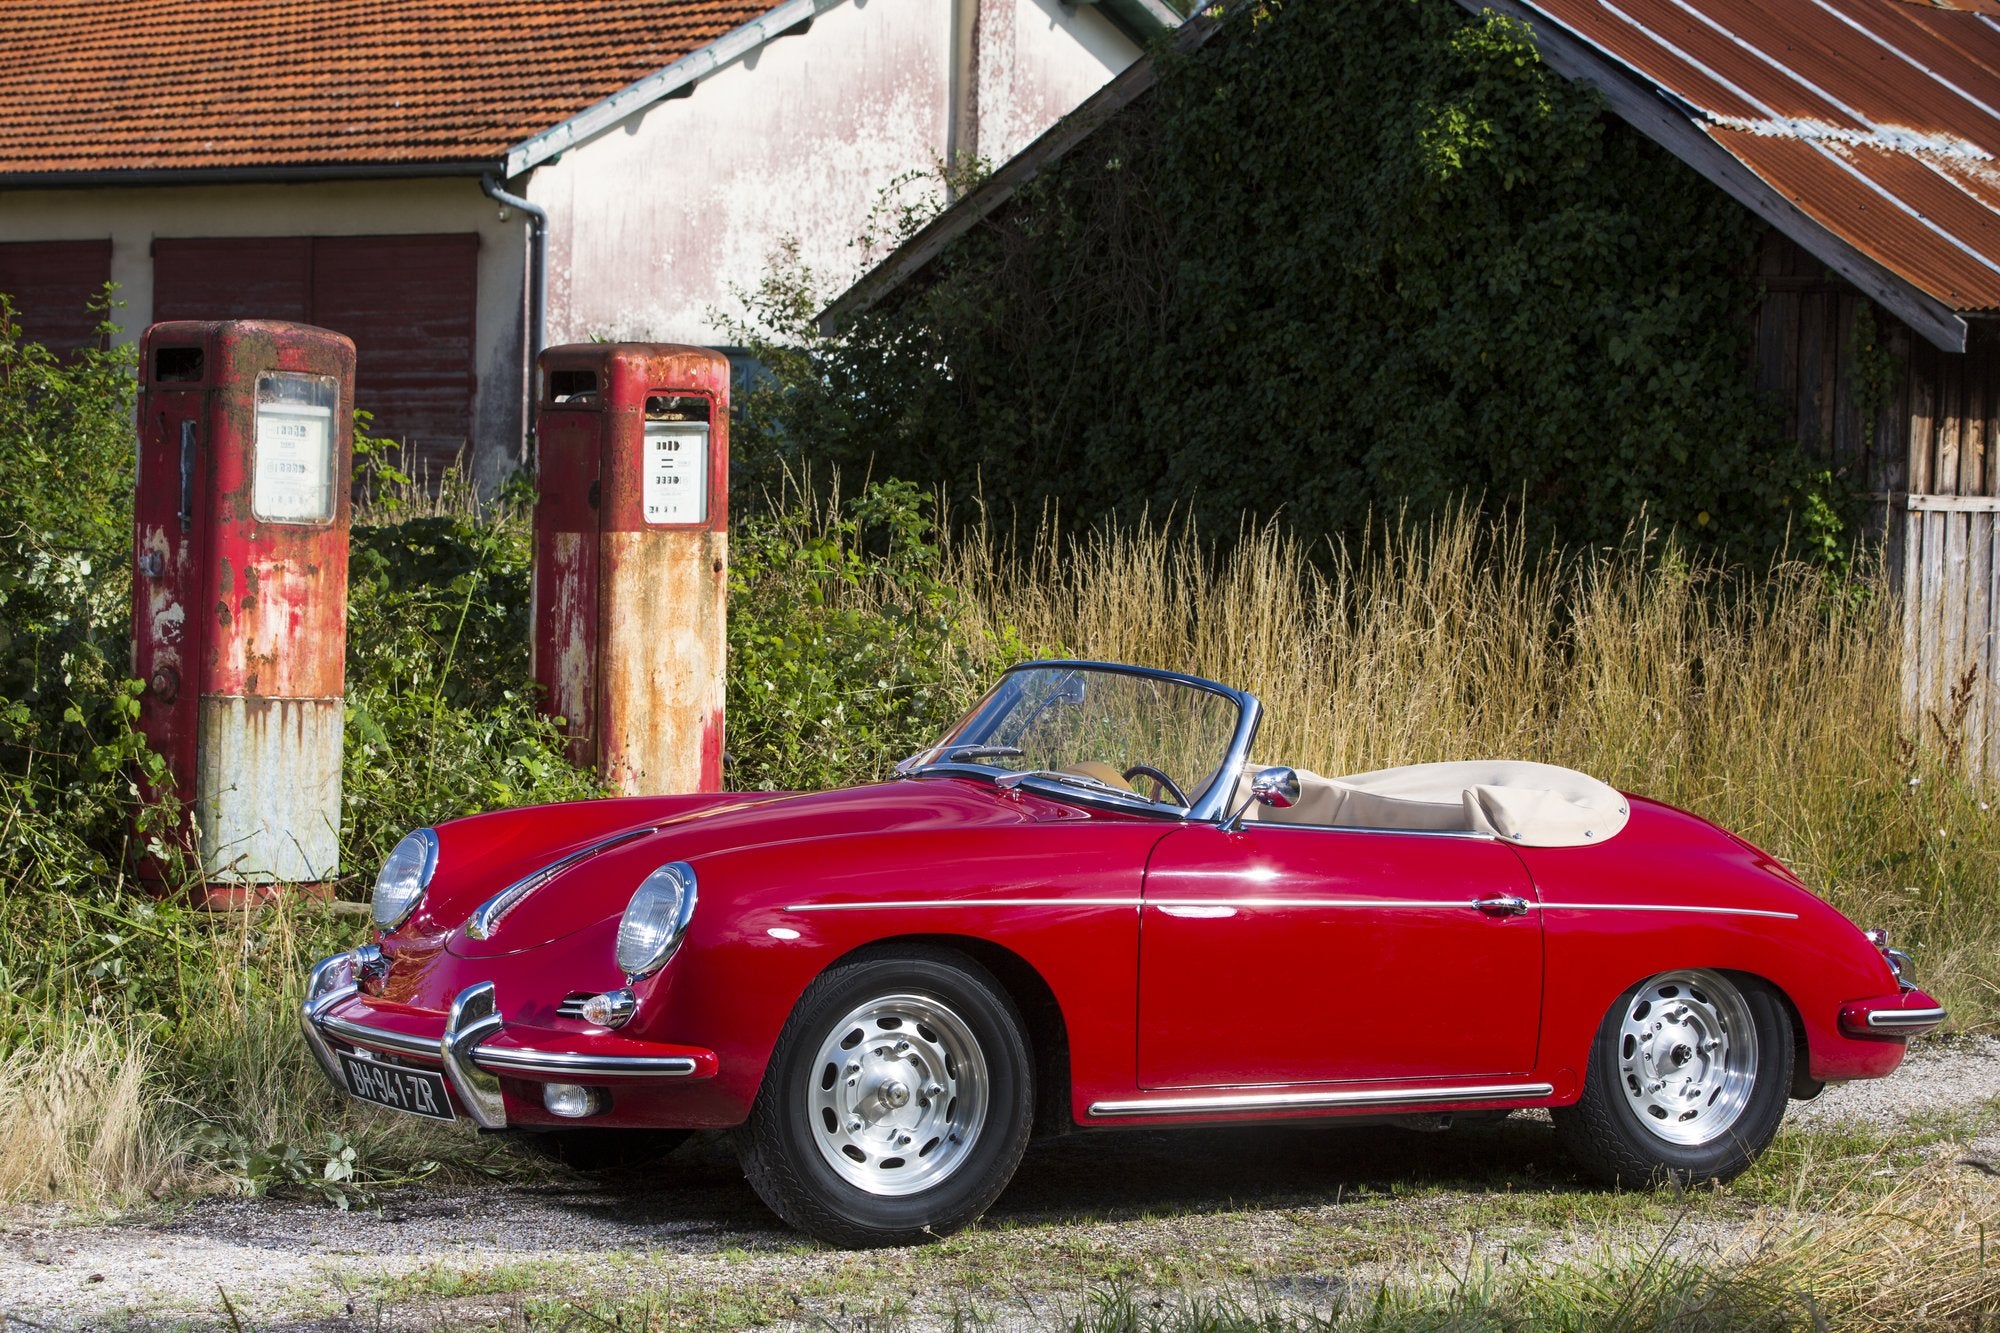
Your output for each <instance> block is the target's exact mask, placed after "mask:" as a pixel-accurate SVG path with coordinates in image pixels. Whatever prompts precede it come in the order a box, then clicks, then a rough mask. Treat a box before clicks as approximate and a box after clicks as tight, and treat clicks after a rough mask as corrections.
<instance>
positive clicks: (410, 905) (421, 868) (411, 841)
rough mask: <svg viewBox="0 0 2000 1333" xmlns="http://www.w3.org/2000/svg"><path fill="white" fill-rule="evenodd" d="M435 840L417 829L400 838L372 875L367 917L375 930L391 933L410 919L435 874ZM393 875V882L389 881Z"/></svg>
mask: <svg viewBox="0 0 2000 1333" xmlns="http://www.w3.org/2000/svg"><path fill="white" fill-rule="evenodd" d="M437 866H438V836H437V831H436V830H435V829H429V828H420V829H415V830H413V831H411V832H410V833H407V834H405V835H403V838H402V840H401V841H400V842H398V843H397V844H396V845H395V847H394V848H393V849H392V850H391V851H390V852H389V855H388V856H387V858H385V859H384V860H383V862H382V869H381V870H380V871H378V872H377V873H376V875H375V892H374V894H373V896H372V898H371V899H370V910H369V915H370V916H371V917H372V918H373V920H374V922H375V926H376V928H377V929H379V930H394V929H396V928H397V927H398V926H400V925H402V924H403V923H404V922H405V921H408V920H409V919H410V914H411V913H413V912H415V911H416V910H417V904H418V903H420V902H422V901H423V900H424V893H425V892H426V891H427V890H428V889H429V888H430V886H431V878H432V876H434V875H436V874H437ZM392 874H393V878H392Z"/></svg>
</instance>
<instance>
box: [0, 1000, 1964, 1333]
mask: <svg viewBox="0 0 2000 1333" xmlns="http://www.w3.org/2000/svg"><path fill="white" fill-rule="evenodd" d="M1995 1098H2000V1040H1991V1039H1986V1040H1977V1041H1960V1042H1954V1043H1951V1044H1949V1045H1927V1046H1924V1047H1921V1048H1920V1049H1919V1050H1918V1051H1917V1052H1916V1053H1914V1054H1913V1055H1912V1057H1911V1059H1910V1061H1909V1062H1908V1064H1906V1065H1905V1067H1904V1069H1903V1070H1902V1071H1900V1072H1899V1073H1898V1074H1897V1075H1896V1076H1895V1077H1893V1078H1891V1079H1887V1080H1877V1081H1873V1082H1868V1083H1857V1084H1850V1085H1847V1086H1845V1087H1840V1088H1830V1089H1828V1090H1827V1091H1826V1092H1825V1093H1823V1094H1822V1095H1821V1096H1820V1097H1819V1098H1818V1099H1816V1100H1815V1101H1813V1102H1810V1103H1794V1104H1793V1108H1792V1113H1793V1115H1794V1116H1795V1117H1797V1118H1798V1119H1799V1120H1801V1121H1803V1122H1806V1123H1818V1124H1828V1123H1833V1122H1838V1121H1846V1120H1855V1121H1861V1122H1865V1123H1867V1124H1869V1125H1872V1126H1874V1127H1876V1128H1877V1129H1879V1130H1883V1131H1888V1132H1894V1131H1895V1130H1896V1129H1897V1128H1898V1127H1899V1126H1901V1125H1903V1124H1904V1123H1905V1122H1906V1121H1907V1120H1908V1119H1909V1118H1910V1117H1912V1116H1915V1115H1920V1114H1929V1113H1938V1112H1946V1113H1949V1112H1971V1111H1974V1110H1977V1109H1981V1108H1984V1107H1985V1106H1986V1105H1987V1104H1988V1103H1989V1102H1990V1101H1992V1099H1995ZM1970 1151H1971V1152H1972V1153H1974V1154H1975V1155H1983V1156H1986V1157H1990V1158H2000V1138H1985V1139H1981V1140H1979V1141H1976V1142H1974V1143H1973V1144H1972V1145H1970ZM1496 1164H1498V1165H1496ZM1412 1182H1415V1183H1414V1184H1413V1183H1412ZM1425 1182H1435V1183H1433V1184H1426V1183H1425ZM1621 1199H1629V1196H1608V1195H1604V1194H1602V1193H1600V1192H1597V1191H1592V1190H1589V1189H1585V1188H1582V1187H1579V1186H1577V1185H1575V1184H1573V1183H1571V1182H1569V1181H1568V1179H1567V1177H1566V1175H1565V1172H1564V1168H1563V1166H1562V1163H1561V1161H1560V1160H1559V1158H1558V1157H1557V1155H1556V1154H1555V1151H1554V1148H1553V1144H1552V1142H1551V1141H1550V1134H1549V1127H1548V1124H1547V1119H1546V1117H1545V1116H1537V1115H1532V1114H1524V1115H1517V1116H1514V1117H1511V1118H1509V1119H1506V1120H1504V1121H1497V1122H1488V1123H1483V1124H1474V1125H1461V1126H1460V1127H1459V1128H1458V1129H1455V1130H1453V1131H1452V1132H1450V1133H1447V1134H1413V1133H1409V1132H1407V1131H1403V1130H1396V1129H1387V1128H1359V1129H1349V1130H1337V1131H1329V1130H1326V1129H1322V1128H1301V1127H1283V1128H1268V1129H1256V1130H1236V1131H1228V1132H1221V1131H1200V1130H1187V1131H1180V1132H1177V1133H1158V1134H1151V1133H1148V1134H1119V1135H1099V1136H1089V1135H1077V1136H1072V1137H1069V1138H1065V1139H1060V1140H1055V1141H1052V1142H1049V1143H1046V1144H1040V1145H1037V1146H1036V1147H1035V1148H1034V1149H1033V1150H1031V1152H1030V1154H1029V1156H1028V1159H1027V1160H1026V1161H1025V1162H1024V1164H1023V1166H1022V1170H1021V1172H1020V1174H1019V1176H1018V1177H1017V1178H1016V1181H1015V1184H1014V1185H1013V1186H1012V1187H1011V1188H1010V1189H1009V1190H1008V1193H1007V1195H1006V1196H1005V1197H1004V1198H1003V1199H1002V1200H1001V1202H1000V1204H999V1205H998V1206H997V1207H996V1208H995V1209H994V1211H993V1213H992V1214H990V1215H989V1217H988V1219H987V1222H986V1223H985V1224H983V1225H982V1226H981V1227H980V1228H978V1229H976V1230H975V1231H973V1232H970V1233H967V1234H966V1235H964V1236H961V1237H959V1238H956V1239H954V1240H952V1241H950V1242H947V1243H946V1244H944V1245H941V1246H936V1247H930V1248H926V1249H918V1250H895V1251H879V1252H875V1253H873V1254H869V1255H853V1254H843V1253H839V1252H833V1251H825V1250H819V1249H816V1248H814V1247H812V1246H811V1245H810V1243H809V1242H806V1241H804V1240H803V1239H802V1238H801V1237H799V1236H797V1235H795V1234H793V1233H791V1232H788V1231H786V1230H784V1229H782V1228H781V1227H779V1226H778V1225H777V1224H776V1223H775V1222H774V1221H773V1220H772V1219H771V1217H770V1216H769V1214H768V1213H766V1212H765V1211H764V1209H763V1207H762V1205H761V1204H760V1203H759V1202H758V1200H757V1199H756V1197H755V1196H754V1195H753V1194H752V1193H751V1192H750V1190H749V1188H748V1186H746V1185H745V1184H744V1182H743V1179H742V1175H741V1173H740V1171H738V1170H737V1168H736V1165H735V1161H734V1158H733V1156H732V1155H731V1154H730V1152H729V1150H728V1146H727V1144H726V1143H724V1142H723V1141H721V1140H719V1139H698V1140H696V1141H695V1142H694V1143H693V1144H691V1145H689V1146H688V1147H687V1148H684V1149H683V1150H682V1151H681V1152H680V1153H678V1154H676V1155H675V1156H674V1157H673V1158H671V1159H669V1160H668V1161H667V1162H666V1163H664V1164H662V1165H661V1166H660V1167H658V1168H656V1169H654V1170H652V1171H649V1172H644V1173H628V1174H627V1175H625V1176H624V1177H622V1178H619V1179H613V1180H600V1179H590V1178H582V1177H576V1178H564V1179H562V1180H559V1181H557V1182H554V1183H543V1184H534V1185H507V1184H495V1185H490V1186H485V1187H480V1188H474V1189H462V1188H445V1187H435V1188H413V1189H405V1190H400V1191H397V1192H395V1193H393V1194H390V1195H387V1196H384V1197H383V1198H381V1199H378V1200H377V1201H376V1204H377V1207H376V1208H375V1209H374V1210H369V1211H360V1212H356V1213H351V1214H350V1213H342V1212H339V1211H337V1210H335V1209H333V1208H330V1207H328V1206H326V1205H325V1204H320V1203H307V1202H301V1201H295V1200H281V1199H243V1198H234V1197H209V1198H201V1199H196V1200H193V1201H189V1202H184V1203H181V1204H178V1205H175V1206H169V1207H162V1208H158V1209H153V1210H147V1211H144V1212H140V1213H135V1214H131V1215H128V1216H125V1217H121V1218H117V1219H113V1220H109V1221H104V1220H95V1221H93V1220H88V1219H81V1218H78V1217H77V1216H75V1215H73V1214H70V1213H68V1212H66V1211H65V1210H62V1209H59V1208H45V1209H36V1210H19V1209H17V1210H14V1211H11V1212H8V1213H0V1330H6V1333H14V1330H19V1329H38V1328H65V1329H70V1328H88V1329H96V1328H127V1327H130V1328H149V1329H150V1328H169V1327H175V1328H177V1327H203V1328H208V1327H221V1328H236V1327H241V1328H285V1329H297V1330H306V1329H314V1330H318V1329H326V1330H334V1329H339V1330H349V1329H375V1328H401V1327H411V1328H429V1329H442V1328H458V1327H478V1326H486V1327H491V1326H493V1325H494V1324H495V1323H499V1324H501V1325H503V1326H508V1327H518V1326H520V1322H521V1312H522V1310H523V1309H524V1308H526V1307H527V1306H529V1305H530V1303H532V1302H534V1301H537V1300H556V1301H562V1300H576V1301H581V1302H587V1301H589V1300H590V1299H593V1298H594V1297H595V1296H597V1295H599V1294H602V1293H610V1294H611V1295H613V1296H617V1297H620V1298H622V1299H625V1300H627V1301H630V1300H631V1299H633V1298H634V1293H637V1298H638V1299H641V1300H646V1301H651V1300H654V1299H656V1298H657V1299H658V1300H659V1301H661V1302H662V1309H663V1310H666V1311H668V1312H669V1313H670V1314H671V1316H672V1320H673V1323H674V1324H675V1326H682V1325H688V1324H692V1325H697V1326H698V1325H703V1324H708V1325H731V1324H738V1323H744V1322H767V1321H773V1320H775V1321H778V1322H792V1321H807V1322H811V1323H814V1324H816V1325H825V1324H831V1325H834V1326H840V1327H845V1326H849V1325H850V1324H856V1323H870V1324H874V1323H877V1322H879V1321H880V1320H882V1319H883V1318H884V1317H885V1315H886V1316H887V1317H888V1319H889V1321H890V1322H909V1321H911V1320H912V1319H914V1321H915V1322H917V1323H919V1324H926V1323H942V1322H948V1321H949V1320H950V1319H951V1317H952V1316H953V1315H954V1313H956V1314H965V1313H972V1314H974V1315H977V1316H979V1317H980V1318H982V1319H985V1320H988V1321H996V1322H998V1323H1000V1324H1002V1325H1006V1324H1015V1323H1030V1322H1034V1321H1036V1320H1039V1319H1043V1318H1047V1317H1051V1316H1053V1315H1056V1314H1060V1313H1064V1312H1073V1311H1074V1310H1076V1309H1079V1308H1081V1303H1082V1302H1085V1301H1087V1300H1088V1299H1089V1296H1088V1292H1089V1291H1090V1290H1092V1289H1094V1288H1097V1289H1101V1288H1102V1286H1103V1285H1104V1284H1106V1283H1112V1282H1126V1283H1137V1284H1141V1285H1148V1284H1151V1285H1169V1286H1171V1285H1178V1284H1181V1283H1186V1282H1195V1283H1205V1282H1209V1281H1212V1280H1216V1279H1220V1280H1230V1279H1232V1278H1239V1277H1244V1276H1254V1277H1255V1278H1256V1279H1257V1280H1258V1281H1259V1282H1261V1283H1263V1284H1264V1285H1265V1288H1266V1289H1267V1290H1269V1291H1273V1292H1275V1293H1277V1294H1279V1295H1280V1296H1281V1297H1285V1298H1292V1297H1297V1298H1300V1299H1305V1300H1313V1299H1317V1300H1320V1301H1321V1302H1324V1301H1325V1300H1326V1299H1328V1298H1329V1297H1330V1296H1331V1295H1332V1294H1334V1291H1335V1288H1337V1287H1339V1286H1340V1285H1342V1284H1346V1283H1352V1282H1365V1281H1370V1280H1379V1279H1380V1277H1381V1276H1383V1275H1385V1274H1388V1273H1390V1272H1394V1271H1409V1270H1410V1269H1411V1268H1412V1267H1413V1266H1418V1265H1423V1264H1427V1263H1428V1264H1435V1263H1452V1264H1463V1263H1464V1262H1466V1261H1467V1259H1468V1258H1469V1257H1471V1256H1472V1255H1473V1254H1474V1252H1475V1251H1477V1252H1478V1253H1479V1255H1480V1256H1481V1257H1483V1258H1485V1259H1486V1260H1487V1261H1489V1262H1491V1261H1494V1259H1495V1256H1496V1255H1497V1257H1498V1258H1497V1261H1498V1262H1500V1263H1506V1262H1509V1261H1510V1260H1516V1259H1519V1258H1523V1257H1525V1258H1526V1259H1528V1260H1530V1261H1533V1260H1534V1259H1535V1258H1536V1257H1538V1256H1539V1257H1540V1258H1542V1259H1544V1260H1546V1259H1553V1258H1562V1257H1571V1256H1573V1255H1574V1254H1576V1253H1579V1252H1581V1251H1582V1250H1584V1249H1587V1248H1588V1247H1589V1246H1590V1245H1592V1244H1601V1243H1602V1241H1601V1236H1600V1235H1599V1233H1597V1232H1593V1231H1592V1230H1591V1229H1590V1223H1591V1219H1592V1218H1598V1219H1600V1220H1601V1219H1602V1218H1604V1216H1605V1215H1606V1214H1607V1212H1608V1211H1609V1210H1612V1209H1623V1210H1624V1212H1623V1213H1620V1214H1618V1217H1617V1220H1616V1224H1615V1226H1611V1227H1610V1230H1611V1231H1612V1232H1615V1233H1617V1234H1626V1233H1629V1232H1630V1230H1631V1216H1628V1214H1630V1215H1636V1216H1639V1217H1642V1218H1643V1217H1644V1215H1645V1210H1646V1209H1647V1208H1648V1207H1649V1206H1651V1205H1649V1204H1648V1203H1647V1202H1646V1201H1645V1200H1644V1199H1640V1200H1637V1201H1629V1202H1625V1201H1621ZM1662 1216H1664V1214H1662ZM1676 1225H1677V1226H1679V1225H1681V1224H1680V1223H1676ZM1733 1234H1734V1232H1733V1230H1732V1227H1731V1225H1730V1224H1729V1222H1728V1220H1727V1219H1726V1218H1724V1219H1720V1220H1709V1221H1706V1222H1699V1223H1697V1224H1695V1225H1692V1226H1685V1227H1683V1229H1682V1230H1681V1232H1680V1233H1679V1234H1678V1235H1677V1245H1678V1246H1682V1247H1687V1248H1692V1249H1695V1250H1703V1251H1705V1250H1710V1249H1718V1250H1719V1249H1721V1248H1725V1247H1726V1246H1727V1244H1728V1243H1729V1241H1730V1239H1731V1237H1732V1235H1733Z"/></svg>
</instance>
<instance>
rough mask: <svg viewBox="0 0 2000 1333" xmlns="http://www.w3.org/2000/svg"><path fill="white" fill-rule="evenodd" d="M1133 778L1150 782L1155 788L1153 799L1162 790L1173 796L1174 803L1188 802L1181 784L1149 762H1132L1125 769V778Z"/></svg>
mask: <svg viewBox="0 0 2000 1333" xmlns="http://www.w3.org/2000/svg"><path fill="white" fill-rule="evenodd" d="M1133 778H1145V779H1146V780H1147V781H1149V782H1151V783H1152V784H1153V785H1154V787H1155V788H1156V790H1155V791H1154V793H1153V799H1154V800H1156V801H1157V800H1159V799H1160V796H1159V793H1160V792H1161V791H1164V792H1166V793H1167V794H1168V795H1169V796H1172V797H1173V798H1174V804H1175V805H1179V806H1185V805H1187V804H1189V802H1188V798H1187V793H1186V792H1184V791H1182V790H1181V784H1180V783H1178V782H1175V781H1174V780H1173V779H1172V778H1170V777H1168V776H1167V775H1166V774H1165V773H1162V772H1161V771H1160V770H1159V769H1157V768H1154V767H1153V766H1152V765H1151V764H1134V765H1132V767H1130V768H1128V769H1126V770H1125V780H1126V781H1127V782H1130V781H1131V780H1132V779H1133Z"/></svg>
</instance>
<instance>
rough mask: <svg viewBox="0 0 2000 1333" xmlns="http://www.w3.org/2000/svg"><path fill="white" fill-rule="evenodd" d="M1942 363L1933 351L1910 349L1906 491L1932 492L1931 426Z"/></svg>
mask: <svg viewBox="0 0 2000 1333" xmlns="http://www.w3.org/2000/svg"><path fill="white" fill-rule="evenodd" d="M1941 359H1942V357H1941V356H1940V355H1939V353H1938V352H1937V350H1936V349H1935V348H1932V347H1928V346H1925V345H1923V344H1921V343H1918V344H1912V345H1911V347H1910V373H1909V392H1910V415H1909V422H1910V435H1909V457H1910V490H1912V491H1933V490H1936V489H1937V487H1936V486H1935V485H1934V484H1933V483H1932V479H1931V478H1932V472H1933V467H1932V464H1933V463H1934V462H1935V461H1936V460H1935V455H1936V452H1937V441H1936V438H1935V432H1934V429H1933V427H1934V422H1935V418H1936V415H1937V387H1938V386H1937V363H1938V362H1939V361H1940V360H1941Z"/></svg>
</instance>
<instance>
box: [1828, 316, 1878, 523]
mask: <svg viewBox="0 0 2000 1333" xmlns="http://www.w3.org/2000/svg"><path fill="white" fill-rule="evenodd" d="M1860 300H1861V298H1860V297H1858V296H1856V295H1855V294H1854V293H1853V292H1842V293H1840V294H1839V295H1838V296H1836V297H1834V300H1833V337H1832V338H1831V339H1830V340H1829V342H1828V349H1829V352H1830V354H1831V355H1832V358H1833V379H1832V381H1831V382H1832V383H1833V385H1834V386H1835V387H1834V391H1833V392H1832V393H1830V394H1828V395H1827V399H1828V406H1829V407H1830V409H1831V411H1832V413H1833V426H1832V429H1831V431H1830V432H1829V433H1830V435H1831V437H1832V439H1833V465H1834V467H1835V468H1845V469H1846V470H1847V475H1848V476H1849V477H1851V478H1853V479H1854V482H1855V484H1856V485H1860V486H1867V487H1869V488H1871V489H1873V488H1874V486H1875V482H1876V480H1877V478H1876V466H1875V459H1874V458H1873V457H1872V456H1871V451H1870V450H1869V449H1868V447H1867V445H1868V442H1867V439H1866V438H1865V432H1863V430H1862V429H1861V405H1860V404H1859V403H1858V402H1857V401H1856V400H1855V397H1854V311H1855V308H1856V307H1857V306H1858V305H1859V303H1860Z"/></svg>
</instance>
